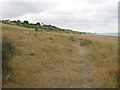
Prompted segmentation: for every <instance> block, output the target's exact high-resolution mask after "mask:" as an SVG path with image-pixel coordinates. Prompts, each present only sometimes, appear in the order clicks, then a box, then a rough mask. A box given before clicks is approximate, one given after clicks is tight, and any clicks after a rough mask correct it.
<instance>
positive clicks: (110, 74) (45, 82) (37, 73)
mask: <svg viewBox="0 0 120 90" xmlns="http://www.w3.org/2000/svg"><path fill="white" fill-rule="evenodd" d="M86 39H87V40H86ZM8 41H9V42H11V43H12V45H13V46H15V48H16V54H15V55H14V56H13V57H12V58H10V60H9V66H10V67H11V68H12V71H11V72H10V73H3V87H7V88H15V87H16V88H59V87H62V88H81V87H83V88H88V86H87V85H85V84H86V81H88V83H91V82H92V83H91V84H93V85H92V87H101V88H114V87H118V85H117V73H118V52H117V50H118V39H117V38H115V37H105V36H95V35H87V34H81V35H80V34H66V33H56V32H45V31H41V32H36V31H35V30H34V29H28V28H24V27H18V26H12V25H7V24H3V42H8ZM81 41H82V43H84V44H83V45H82V46H80V43H81ZM88 41H90V44H89V45H87V44H86V42H88ZM85 44H86V45H85ZM79 46H80V47H79ZM86 51H87V52H89V53H88V55H86V54H85V52H86ZM86 57H87V58H86ZM84 59H86V60H84ZM86 61H87V62H86ZM86 65H87V67H86ZM83 67H84V68H86V69H84V68H83ZM87 68H89V71H88V69H87ZM3 71H4V69H3ZM85 72H89V73H90V75H85V74H86V73H85ZM87 76H89V77H88V78H89V79H90V80H89V79H88V80H85V79H86V77H87Z"/></svg>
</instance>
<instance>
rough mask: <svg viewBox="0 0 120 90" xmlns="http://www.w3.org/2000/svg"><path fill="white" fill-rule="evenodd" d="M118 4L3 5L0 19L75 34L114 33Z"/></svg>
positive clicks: (56, 1)
mask: <svg viewBox="0 0 120 90" xmlns="http://www.w3.org/2000/svg"><path fill="white" fill-rule="evenodd" d="M117 3H118V0H109V1H108V0H39V1H37V0H32V1H31V2H27V1H26V0H24V2H8V1H6V2H4V3H3V6H2V8H3V12H2V15H3V17H2V18H3V19H5V18H10V19H20V20H28V21H30V22H36V21H39V22H43V23H46V24H53V25H56V26H59V27H62V28H69V29H73V30H77V31H91V32H117V16H118V15H117V14H118V11H117V6H118V4H117Z"/></svg>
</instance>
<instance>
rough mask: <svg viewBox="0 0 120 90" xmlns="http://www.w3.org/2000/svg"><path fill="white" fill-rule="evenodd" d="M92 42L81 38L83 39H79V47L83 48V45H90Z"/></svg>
mask: <svg viewBox="0 0 120 90" xmlns="http://www.w3.org/2000/svg"><path fill="white" fill-rule="evenodd" d="M91 43H92V42H91V41H90V40H88V39H86V38H83V39H81V41H80V46H85V45H89V44H91Z"/></svg>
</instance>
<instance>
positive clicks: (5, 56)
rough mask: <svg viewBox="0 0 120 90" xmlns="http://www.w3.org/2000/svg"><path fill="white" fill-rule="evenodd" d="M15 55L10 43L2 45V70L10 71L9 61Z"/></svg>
mask: <svg viewBox="0 0 120 90" xmlns="http://www.w3.org/2000/svg"><path fill="white" fill-rule="evenodd" d="M14 54H15V47H14V46H13V45H12V44H11V43H10V42H3V43H2V66H3V69H4V70H8V69H9V70H10V69H11V68H10V67H9V66H8V61H9V59H10V58H11V57H12V56H13V55H14Z"/></svg>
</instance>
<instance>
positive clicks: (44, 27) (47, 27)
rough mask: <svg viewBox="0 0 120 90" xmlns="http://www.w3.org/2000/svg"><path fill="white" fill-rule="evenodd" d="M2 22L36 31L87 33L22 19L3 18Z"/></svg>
mask: <svg viewBox="0 0 120 90" xmlns="http://www.w3.org/2000/svg"><path fill="white" fill-rule="evenodd" d="M2 23H4V24H10V25H16V26H22V27H27V28H33V29H35V31H42V30H44V31H55V32H65V33H74V34H85V32H77V31H72V30H68V29H61V28H58V27H56V26H52V25H46V24H43V23H40V22H37V23H35V24H34V23H29V22H28V21H27V20H25V21H23V22H22V21H20V20H17V21H16V20H13V21H10V20H2Z"/></svg>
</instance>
